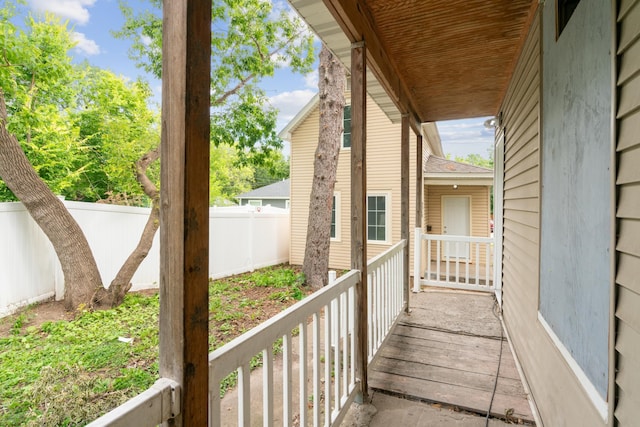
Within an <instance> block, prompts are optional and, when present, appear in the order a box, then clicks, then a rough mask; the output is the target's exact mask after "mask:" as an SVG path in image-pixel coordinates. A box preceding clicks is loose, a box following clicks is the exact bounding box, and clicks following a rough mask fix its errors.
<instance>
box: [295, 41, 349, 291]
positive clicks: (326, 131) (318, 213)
mask: <svg viewBox="0 0 640 427" xmlns="http://www.w3.org/2000/svg"><path fill="white" fill-rule="evenodd" d="M318 74H319V79H318V92H319V93H318V96H319V98H320V105H319V108H320V132H319V138H318V147H317V149H316V153H315V160H314V163H313V184H312V187H311V197H310V201H309V221H308V226H307V243H306V247H305V252H304V263H303V266H302V271H303V273H304V274H305V277H306V281H307V284H308V285H309V286H311V288H312V289H319V288H321V287H323V286H326V285H327V282H328V277H327V274H328V270H329V243H330V239H331V205H332V203H333V189H334V186H335V182H336V170H337V167H338V154H339V152H340V140H341V134H342V131H343V124H344V123H343V119H344V115H343V114H344V104H345V101H344V89H345V71H344V67H343V66H342V64H341V63H340V61H339V59H338V58H337V57H336V56H334V55H333V54H332V53H331V52H330V51H329V49H327V47H326V46H325V45H323V46H322V50H321V51H320V66H319V67H318ZM338 220H339V218H336V221H338Z"/></svg>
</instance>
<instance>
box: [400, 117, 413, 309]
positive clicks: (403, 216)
mask: <svg viewBox="0 0 640 427" xmlns="http://www.w3.org/2000/svg"><path fill="white" fill-rule="evenodd" d="M410 126H411V125H410V122H409V115H408V114H403V115H402V127H401V133H402V136H401V138H400V145H401V148H400V238H401V239H404V240H406V241H407V246H406V247H405V249H404V256H403V259H402V261H403V262H402V268H403V271H402V289H403V293H404V310H405V312H407V313H408V312H409V248H410V247H411V245H410V244H409V233H410V232H409V185H410V184H409V130H410Z"/></svg>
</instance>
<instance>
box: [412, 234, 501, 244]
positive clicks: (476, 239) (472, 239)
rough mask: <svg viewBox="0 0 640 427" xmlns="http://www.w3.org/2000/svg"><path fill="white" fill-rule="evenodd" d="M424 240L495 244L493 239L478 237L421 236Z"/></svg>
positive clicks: (450, 235)
mask: <svg viewBox="0 0 640 427" xmlns="http://www.w3.org/2000/svg"><path fill="white" fill-rule="evenodd" d="M420 237H421V238H422V240H443V241H449V242H464V243H493V238H491V237H477V236H454V235H452V234H421V235H420Z"/></svg>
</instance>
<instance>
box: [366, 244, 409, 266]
mask: <svg viewBox="0 0 640 427" xmlns="http://www.w3.org/2000/svg"><path fill="white" fill-rule="evenodd" d="M406 245H407V240H406V239H403V240H400V241H399V242H398V243H396V244H395V245H393V246H392V247H390V248H389V249H387V250H386V251H384V252H382V253H381V254H379V255H376V256H375V257H373V258H371V259H370V260H369V262H367V267H368V268H369V269H370V270H374V269H376V268H378V267H379V266H380V265H382V264H384V262H385V261H387V260H388V259H389V258H391V257H392V256H394V255H395V254H396V253H398V252H400V250H401V249H402V248H404V247H405V246H406Z"/></svg>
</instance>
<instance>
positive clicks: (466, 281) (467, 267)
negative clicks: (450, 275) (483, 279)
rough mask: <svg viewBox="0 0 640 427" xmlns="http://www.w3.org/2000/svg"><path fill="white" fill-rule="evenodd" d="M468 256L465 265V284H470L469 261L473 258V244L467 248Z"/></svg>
mask: <svg viewBox="0 0 640 427" xmlns="http://www.w3.org/2000/svg"><path fill="white" fill-rule="evenodd" d="M466 249H467V256H466V259H465V263H464V283H466V284H467V285H468V284H469V259H470V258H471V243H469V244H468V245H467V246H466Z"/></svg>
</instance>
